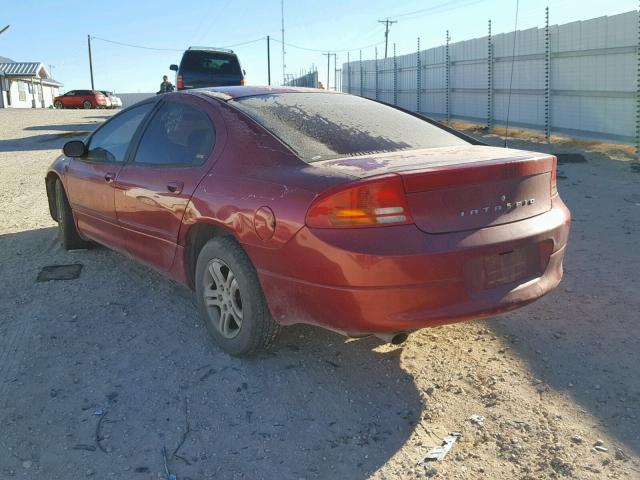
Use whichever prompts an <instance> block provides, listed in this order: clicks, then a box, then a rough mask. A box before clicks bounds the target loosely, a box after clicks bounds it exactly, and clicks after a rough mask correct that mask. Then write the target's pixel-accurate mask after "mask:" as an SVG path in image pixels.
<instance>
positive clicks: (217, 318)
mask: <svg viewBox="0 0 640 480" xmlns="http://www.w3.org/2000/svg"><path fill="white" fill-rule="evenodd" d="M195 286H196V295H197V300H198V308H199V309H200V314H201V315H202V318H203V319H204V321H205V325H206V326H207V330H208V332H209V335H210V337H211V339H212V340H213V342H214V343H215V344H216V345H218V346H219V347H220V348H222V350H224V351H225V352H227V353H228V354H230V355H234V356H245V355H250V354H252V353H256V352H258V351H261V350H266V349H267V348H268V347H269V346H271V344H272V343H273V341H274V340H275V338H276V336H277V334H278V333H279V331H280V326H279V325H278V324H277V323H276V322H275V321H274V320H273V318H271V314H270V312H269V308H268V306H267V302H266V300H265V298H264V294H263V292H262V288H261V286H260V282H259V281H258V275H257V273H256V270H255V268H254V266H253V264H252V263H251V260H250V259H249V257H248V256H247V254H246V253H245V252H244V250H242V247H240V245H239V244H238V243H237V242H236V241H235V240H234V239H233V238H231V237H218V238H214V239H212V240H209V242H207V243H206V244H205V246H204V247H203V248H202V250H201V251H200V254H199V255H198V261H197V263H196V278H195Z"/></svg>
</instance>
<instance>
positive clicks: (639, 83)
mask: <svg viewBox="0 0 640 480" xmlns="http://www.w3.org/2000/svg"><path fill="white" fill-rule="evenodd" d="M639 3H640V2H639ZM636 63H637V68H638V71H637V77H636V155H637V156H640V6H639V7H638V45H637V50H636Z"/></svg>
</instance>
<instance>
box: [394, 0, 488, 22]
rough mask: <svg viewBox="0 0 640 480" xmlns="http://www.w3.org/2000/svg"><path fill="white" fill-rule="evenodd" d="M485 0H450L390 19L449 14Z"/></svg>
mask: <svg viewBox="0 0 640 480" xmlns="http://www.w3.org/2000/svg"><path fill="white" fill-rule="evenodd" d="M483 1H484V0H450V1H448V2H444V3H440V4H438V5H433V6H431V7H428V8H421V9H420V10H414V11H412V12H407V13H401V14H399V15H390V16H389V18H402V19H405V20H410V19H413V18H420V17H424V16H425V15H430V14H431V15H433V14H438V13H444V12H449V11H451V10H457V9H458V8H463V7H468V6H470V5H474V4H476V3H481V2H483Z"/></svg>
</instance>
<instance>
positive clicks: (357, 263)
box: [46, 87, 570, 355]
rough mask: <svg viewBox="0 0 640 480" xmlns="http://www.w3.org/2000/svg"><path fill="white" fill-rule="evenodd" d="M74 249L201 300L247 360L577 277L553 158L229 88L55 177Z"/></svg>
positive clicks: (65, 166) (233, 349)
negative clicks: (120, 261) (287, 338)
mask: <svg viewBox="0 0 640 480" xmlns="http://www.w3.org/2000/svg"><path fill="white" fill-rule="evenodd" d="M46 188H47V194H48V198H49V208H50V210H51V215H52V217H53V218H54V219H55V220H57V222H58V224H59V233H60V238H61V241H62V245H63V246H64V248H66V249H74V248H82V247H85V246H86V245H87V241H89V240H91V241H95V242H98V243H101V244H103V245H106V246H108V247H109V248H112V249H114V250H117V251H119V252H122V253H124V254H127V255H129V256H131V257H133V258H135V259H137V260H140V261H142V262H144V263H146V264H148V265H150V266H152V267H153V268H155V269H157V270H159V271H161V272H163V273H165V274H166V275H167V276H169V277H172V278H174V279H176V280H178V281H179V282H182V283H183V284H185V285H188V286H189V287H191V288H192V289H194V290H195V291H196V295H197V300H198V304H199V308H200V310H201V313H202V315H203V317H204V318H205V319H206V322H205V323H206V325H207V327H208V330H209V332H210V334H211V336H212V338H213V340H214V341H215V342H216V343H217V344H218V345H219V346H220V347H222V348H223V349H224V350H225V351H227V352H228V353H231V354H234V355H242V354H247V353H251V352H253V351H256V350H259V349H261V348H264V347H266V346H268V345H269V344H270V343H271V342H272V341H273V339H274V338H275V336H276V334H277V332H278V330H279V327H280V326H281V325H291V324H294V323H307V324H313V325H319V326H322V327H325V328H328V329H331V330H334V331H336V332H340V333H343V334H345V335H349V336H352V337H361V336H365V335H371V334H375V335H377V336H379V337H381V338H384V339H386V340H388V341H392V342H394V343H399V342H401V341H403V340H404V339H405V338H406V336H407V334H408V333H409V332H412V331H414V330H417V329H420V328H423V327H428V326H433V325H440V324H444V323H451V322H458V321H462V320H471V319H477V318H481V317H486V316H489V315H494V314H497V313H501V312H505V311H508V310H511V309H514V308H517V307H521V306H523V305H525V304H527V303H529V302H532V301H533V300H536V299H538V298H540V297H541V296H542V295H544V294H545V293H547V292H549V291H550V290H552V289H553V288H554V287H555V286H556V285H558V283H559V282H560V279H561V277H562V259H563V256H564V251H565V245H566V243H567V236H568V233H569V220H570V214H569V211H568V209H567V208H566V207H565V205H564V204H563V202H562V200H561V199H560V197H559V196H558V191H557V188H556V159H555V157H553V156H551V155H548V154H542V153H535V152H527V151H521V150H511V149H504V148H496V147H489V146H485V145H482V144H480V143H479V142H478V141H475V140H473V139H472V138H470V137H467V136H465V135H464V134H462V133H459V132H457V131H455V130H452V129H450V128H448V127H446V126H444V125H441V124H438V123H437V122H434V121H432V120H429V119H425V118H423V117H420V116H418V115H414V114H411V113H408V112H405V111H403V110H401V109H398V108H395V107H392V106H389V105H386V104H382V103H378V102H374V101H372V100H367V99H364V98H361V97H356V96H351V95H345V94H340V93H331V92H325V91H322V90H315V89H314V90H310V89H309V90H307V89H299V88H298V89H297V88H267V87H221V88H215V89H199V90H191V91H188V92H181V93H171V94H167V95H163V96H161V97H156V98H152V99H149V100H147V101H144V102H142V103H139V104H137V105H135V106H133V107H130V108H128V109H126V110H124V111H122V112H121V113H119V114H118V115H115V116H114V117H112V118H111V119H109V120H108V121H106V122H105V123H104V124H103V125H102V126H101V127H100V128H98V129H97V130H96V131H95V132H94V133H93V134H91V135H90V136H89V137H88V138H87V139H86V140H85V141H84V142H81V141H72V142H68V143H67V144H66V145H65V147H64V155H62V156H60V157H59V158H58V159H57V160H55V162H54V163H53V165H52V166H51V168H50V170H49V171H48V173H47V177H46Z"/></svg>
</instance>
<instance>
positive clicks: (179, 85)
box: [176, 75, 183, 88]
mask: <svg viewBox="0 0 640 480" xmlns="http://www.w3.org/2000/svg"><path fill="white" fill-rule="evenodd" d="M176 85H177V87H178V88H182V86H183V85H182V75H178V78H177V79H176Z"/></svg>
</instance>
